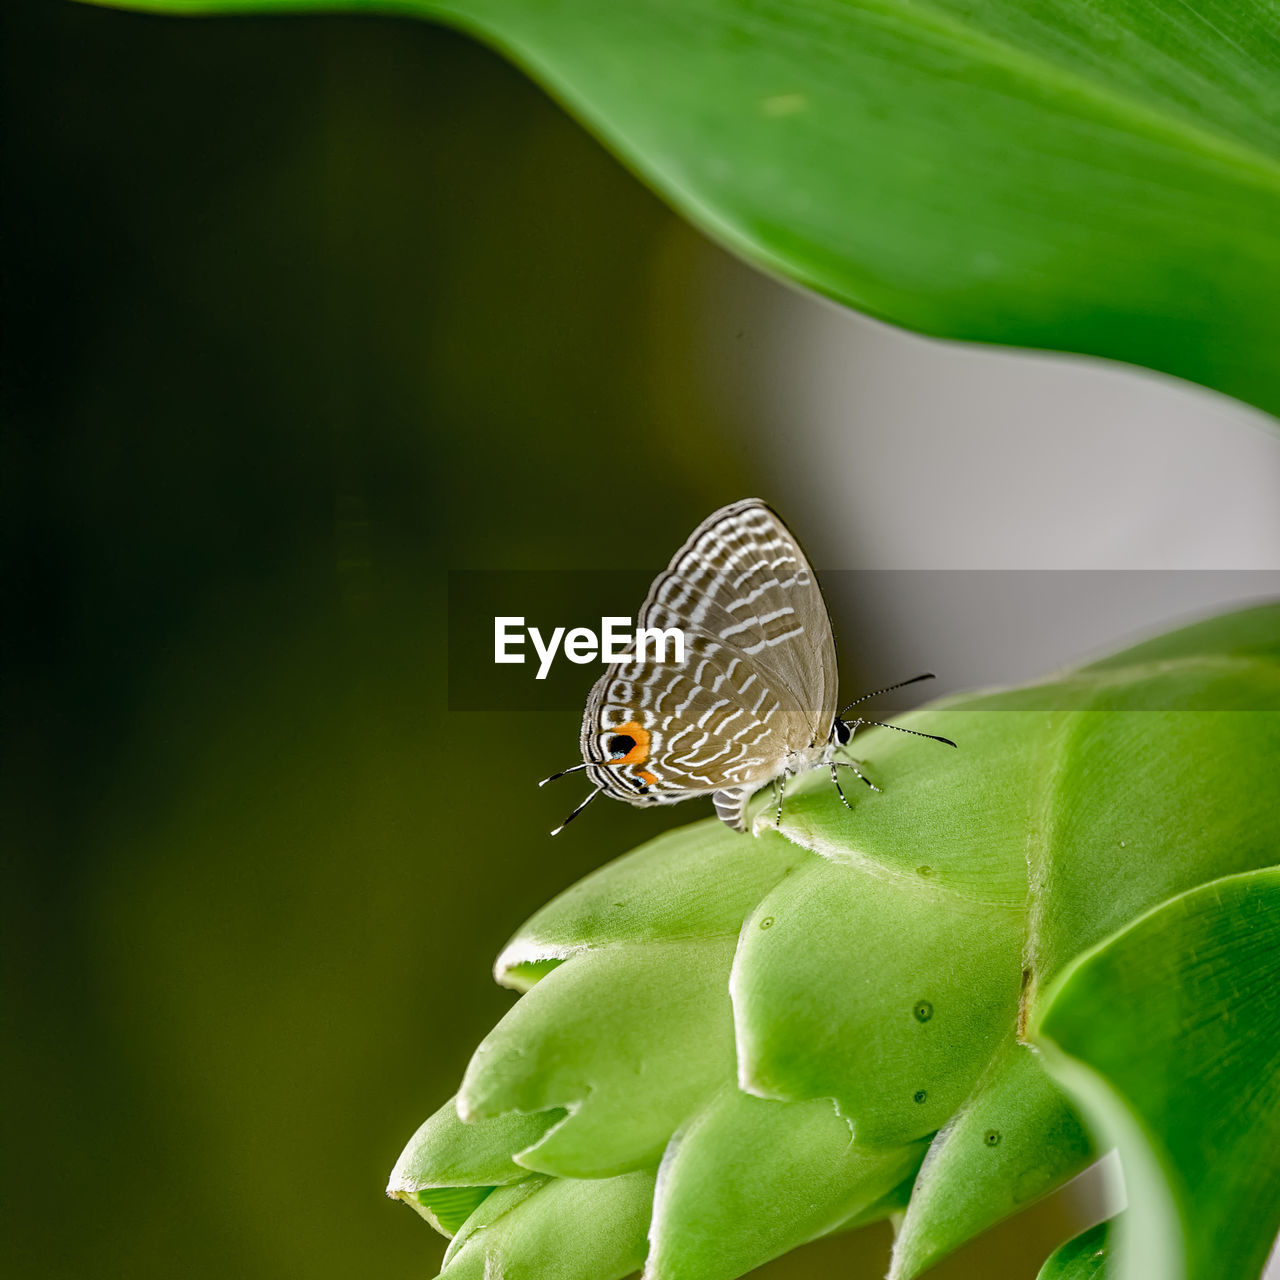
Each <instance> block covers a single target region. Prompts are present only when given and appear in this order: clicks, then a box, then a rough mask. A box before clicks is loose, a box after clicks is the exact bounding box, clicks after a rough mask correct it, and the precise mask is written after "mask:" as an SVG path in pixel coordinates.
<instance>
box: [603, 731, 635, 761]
mask: <svg viewBox="0 0 1280 1280" xmlns="http://www.w3.org/2000/svg"><path fill="white" fill-rule="evenodd" d="M635 745H636V740H635V739H634V738H632V737H630V736H629V735H628V734H625V733H615V734H614V735H613V737H612V738H610V739H609V754H610V755H611V756H613V757H615V758H621V757H622V756H625V755H626V754H627V753H628V752H629V751H631V750H632V748H634V747H635Z"/></svg>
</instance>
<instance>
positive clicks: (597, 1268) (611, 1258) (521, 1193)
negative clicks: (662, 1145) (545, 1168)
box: [440, 1172, 654, 1280]
mask: <svg viewBox="0 0 1280 1280" xmlns="http://www.w3.org/2000/svg"><path fill="white" fill-rule="evenodd" d="M653 1183H654V1175H653V1173H652V1172H638V1173H628V1174H624V1175H622V1176H621V1177H617V1178H598V1179H593V1180H590V1181H579V1180H576V1179H557V1178H550V1179H545V1180H538V1182H537V1185H536V1186H534V1187H533V1188H532V1189H530V1188H529V1185H528V1184H521V1185H520V1186H519V1187H510V1188H500V1189H499V1190H498V1191H495V1192H494V1193H493V1194H492V1195H491V1196H490V1197H489V1199H488V1200H486V1201H485V1202H484V1204H482V1205H481V1206H480V1208H479V1209H478V1210H477V1213H476V1217H477V1218H478V1219H480V1220H479V1221H477V1222H476V1223H475V1224H474V1225H471V1224H469V1228H468V1230H467V1231H466V1234H465V1235H464V1234H463V1233H461V1232H460V1233H459V1235H458V1237H457V1239H455V1241H454V1244H453V1246H451V1248H450V1250H449V1252H448V1253H446V1255H445V1264H444V1269H443V1270H442V1271H441V1272H440V1280H493V1277H495V1276H501V1277H502V1280H623V1277H624V1276H629V1275H631V1274H632V1273H633V1272H635V1271H638V1270H639V1269H640V1267H641V1265H642V1264H643V1263H644V1257H645V1252H646V1249H647V1245H646V1241H645V1228H646V1227H647V1225H648V1222H649V1214H650V1212H651V1209H652V1204H653ZM504 1191H505V1192H507V1193H508V1194H507V1195H506V1196H504ZM500 1198H501V1199H500ZM486 1211H487V1212H486Z"/></svg>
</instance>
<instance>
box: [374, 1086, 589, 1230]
mask: <svg viewBox="0 0 1280 1280" xmlns="http://www.w3.org/2000/svg"><path fill="white" fill-rule="evenodd" d="M563 1118H564V1113H563V1112H562V1111H544V1112H539V1113H538V1114H537V1115H530V1116H522V1115H507V1116H500V1117H498V1118H497V1119H495V1120H481V1121H478V1122H476V1123H475V1124H469V1125H464V1124H463V1123H462V1121H461V1120H460V1119H459V1118H458V1111H457V1107H456V1106H455V1105H454V1100H453V1099H452V1098H450V1099H449V1101H448V1102H446V1103H445V1104H444V1106H443V1107H441V1108H440V1110H439V1111H437V1112H436V1113H435V1115H433V1116H432V1117H431V1118H430V1119H429V1120H427V1121H426V1122H425V1123H424V1124H423V1125H422V1126H421V1127H420V1128H419V1129H418V1131H417V1133H415V1134H414V1135H413V1137H412V1138H410V1139H409V1142H408V1145H407V1146H406V1147H405V1149H404V1151H403V1152H401V1154H400V1159H399V1160H397V1161H396V1166H395V1168H394V1169H392V1171H391V1177H390V1178H389V1179H388V1181H387V1195H389V1196H391V1197H393V1198H394V1199H397V1200H403V1201H404V1202H405V1204H407V1205H409V1206H410V1207H411V1208H413V1209H414V1210H416V1211H417V1212H418V1213H419V1214H421V1216H422V1217H424V1218H425V1219H426V1220H427V1221H428V1222H429V1223H430V1224H431V1225H432V1226H433V1227H434V1228H435V1229H436V1230H437V1231H439V1232H440V1233H441V1235H446V1236H451V1235H453V1234H454V1233H455V1232H456V1231H457V1230H458V1229H459V1227H461V1226H462V1224H463V1223H464V1222H466V1221H467V1219H468V1218H469V1217H471V1215H472V1213H474V1211H475V1210H476V1209H477V1208H478V1207H479V1206H480V1204H481V1203H482V1202H483V1201H484V1199H485V1198H486V1197H487V1196H488V1195H489V1193H490V1192H491V1191H492V1190H493V1189H494V1187H498V1186H503V1185H506V1184H509V1183H515V1182H520V1181H523V1180H524V1179H526V1178H528V1177H530V1173H529V1170H528V1169H523V1168H521V1167H520V1166H519V1165H518V1164H516V1163H515V1161H514V1160H512V1158H511V1157H512V1156H514V1155H515V1154H516V1152H518V1151H522V1150H524V1148H526V1147H530V1146H532V1145H533V1144H534V1143H535V1142H536V1141H537V1140H538V1139H539V1138H540V1137H541V1136H542V1135H543V1134H544V1133H546V1131H547V1130H548V1129H549V1128H550V1127H551V1126H552V1125H553V1124H555V1123H556V1122H557V1121H559V1120H561V1119H563Z"/></svg>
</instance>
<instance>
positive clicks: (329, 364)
mask: <svg viewBox="0 0 1280 1280" xmlns="http://www.w3.org/2000/svg"><path fill="white" fill-rule="evenodd" d="M4 22H5V26H6V28H7V31H6V37H7V38H6V40H5V50H6V57H7V61H8V65H7V68H6V91H7V93H8V94H9V95H10V101H9V103H8V106H7V108H6V120H7V121H8V122H9V123H8V126H7V133H8V137H7V147H6V155H5V166H6V170H7V172H6V181H5V186H6V190H7V193H8V195H7V198H6V201H5V205H6V209H5V213H6V218H7V220H8V226H7V229H6V231H7V234H6V236H5V242H6V246H7V251H6V252H7V258H8V264H7V266H8V284H7V288H6V308H7V312H8V315H7V320H8V324H7V329H8V333H9V336H8V339H7V343H6V354H5V360H6V368H5V375H4V384H5V420H6V427H5V443H4V450H5V457H4V465H3V484H4V493H3V502H2V503H0V506H2V508H3V511H4V522H5V523H4V528H5V534H4V554H5V560H6V569H7V581H8V582H9V583H10V587H9V593H8V594H9V600H8V601H7V604H8V609H7V613H8V618H9V621H8V624H7V626H6V646H5V649H6V655H5V682H6V688H5V705H6V712H5V719H6V731H5V756H4V760H3V769H2V775H3V785H4V788H5V800H4V824H3V825H4V830H5V835H6V843H7V844H8V846H9V859H10V862H11V865H12V872H11V883H10V886H9V888H8V890H7V892H6V895H5V897H6V908H7V909H6V928H5V935H6V940H7V944H8V948H9V957H8V967H9V973H10V976H11V979H12V981H11V983H10V984H9V985H10V986H11V987H12V989H13V990H14V992H15V993H16V994H15V997H14V1005H15V1013H16V1016H17V1020H18V1027H19V1028H20V1030H17V1031H16V1032H15V1033H14V1035H13V1036H12V1037H11V1038H10V1039H11V1043H12V1045H13V1047H14V1048H15V1049H16V1050H17V1052H16V1053H15V1054H14V1057H13V1061H12V1064H11V1067H12V1070H13V1073H14V1074H13V1077H12V1079H11V1081H10V1083H9V1088H8V1092H9V1097H10V1099H11V1103H14V1104H16V1111H17V1117H16V1130H17V1131H16V1134H15V1140H13V1141H11V1142H10V1143H9V1144H7V1146H8V1147H9V1151H8V1156H7V1159H6V1180H7V1182H8V1184H9V1185H7V1186H6V1189H5V1194H4V1201H5V1203H6V1208H7V1210H8V1212H9V1213H11V1214H13V1216H14V1220H15V1223H14V1226H13V1228H12V1229H11V1230H9V1231H7V1232H6V1233H5V1234H6V1245H5V1249H6V1252H7V1253H8V1255H9V1256H8V1260H7V1265H5V1267H4V1269H5V1271H6V1272H7V1273H8V1274H11V1275H15V1276H16V1275H42V1276H50V1277H53V1276H78V1275H88V1274H94V1275H122V1276H123V1275H127V1276H130V1277H135V1278H138V1280H142V1278H144V1277H149V1276H156V1277H160V1276H164V1277H171V1276H174V1275H179V1274H180V1275H184V1276H204V1275H209V1276H214V1275H219V1276H227V1275H234V1276H237V1277H244V1278H246V1280H251V1278H253V1277H264V1278H265V1277H271V1278H272V1280H280V1278H281V1277H290V1276H297V1277H303V1276H305V1277H308V1280H315V1278H316V1277H320V1276H335V1277H337V1276H351V1275H361V1274H365V1275H367V1274H376V1273H385V1274H404V1273H406V1272H407V1271H416V1272H418V1273H419V1274H428V1273H429V1272H430V1270H431V1262H432V1258H433V1257H436V1256H438V1251H437V1250H436V1247H435V1243H434V1240H433V1239H432V1238H431V1234H430V1233H429V1232H422V1231H421V1229H420V1228H419V1227H417V1226H416V1224H415V1223H413V1222H412V1221H410V1220H408V1219H409V1215H407V1214H404V1213H403V1210H397V1209H395V1208H394V1207H393V1206H392V1204H391V1203H390V1202H388V1201H386V1200H385V1199H384V1198H383V1196H382V1186H383V1184H384V1182H385V1175H386V1168H387V1166H388V1164H389V1162H390V1161H391V1160H392V1159H394V1156H395V1153H396V1151H397V1150H398V1149H399V1147H400V1145H401V1144H402V1143H403V1138H404V1131H405V1129H406V1127H407V1126H408V1127H411V1126H412V1124H414V1123H416V1121H417V1119H418V1118H419V1113H420V1109H421V1103H422V1099H423V1097H425V1096H430V1095H433V1094H440V1093H441V1092H442V1091H444V1090H446V1089H447V1088H448V1087H451V1085H452V1082H453V1080H454V1079H455V1078H456V1076H457V1075H458V1074H459V1072H460V1070H461V1068H462V1066H463V1065H464V1064H465V1061H466V1056H467V1052H468V1046H469V1045H470V1043H472V1042H473V1041H474V1040H475V1039H476V1038H478V1036H479V1035H480V1034H481V1033H482V1032H483V1030H484V1028H485V1027H486V1026H488V1025H489V1024H490V1023H492V1022H493V1021H494V1020H495V1018H496V1017H497V1016H498V1015H499V1014H500V1013H501V1010H502V1008H503V1007H504V1006H505V1004H506V1001H507V999H508V998H507V997H503V996H502V995H500V994H499V993H497V992H495V991H493V990H492V989H491V985H490V983H489V981H488V968H489V963H490V961H491V960H492V957H493V955H494V954H495V953H496V952H497V950H498V949H499V947H500V946H501V944H502V942H503V940H504V939H505V937H506V935H507V933H508V932H509V931H510V927H511V924H512V923H513V921H515V920H518V919H520V918H521V917H522V916H523V915H526V914H528V913H529V912H530V911H531V910H532V909H533V908H534V907H535V906H536V905H537V904H538V903H539V902H541V901H542V899H543V898H544V897H545V896H546V890H547V886H548V885H552V886H555V885H559V884H562V883H566V882H568V881H569V880H571V879H573V878H575V877H577V876H578V875H580V874H582V873H583V872H584V871H586V870H587V869H588V868H589V867H590V866H592V865H594V864H595V863H597V862H598V861H600V860H601V859H602V858H605V857H608V856H612V855H613V854H616V853H619V852H621V851H622V850H624V849H626V848H627V847H629V846H630V845H632V844H634V843H637V842H638V841H639V840H640V839H642V838H643V837H644V836H645V835H647V834H652V833H653V831H654V830H655V829H657V828H659V827H660V826H661V825H662V821H663V818H662V815H657V816H655V815H653V814H641V813H640V812H638V811H631V810H629V809H628V808H626V807H625V806H621V805H619V806H614V807H613V810H612V811H611V812H610V813H609V815H608V818H609V821H606V822H603V823H600V824H597V825H596V826H595V828H594V830H590V829H586V828H585V827H584V834H583V838H581V839H577V840H561V841H557V842H552V841H550V840H549V839H548V837H547V835H546V832H547V831H548V829H549V828H550V827H551V826H552V825H554V822H555V821H556V820H558V819H559V818H560V817H561V816H562V812H563V806H564V803H565V797H564V796H563V795H557V796H552V795H547V794H546V793H539V792H537V790H536V789H535V788H534V786H533V783H534V781H535V780H536V779H537V778H538V777H540V776H542V775H543V774H545V773H547V772H549V771H550V770H551V769H552V768H554V767H556V766H559V765H562V764H563V763H565V761H566V760H567V759H568V758H570V757H572V755H573V753H574V751H575V749H576V741H577V725H576V717H575V716H570V717H568V718H567V719H566V718H565V717H564V716H563V715H545V714H543V715H533V714H521V715H520V716H518V717H514V718H508V717H504V716H503V715H501V714H480V713H474V714H452V715H447V714H446V713H445V711H444V698H445V693H444V688H445V668H444V664H445V660H446V653H445V646H444V636H445V617H444V581H445V580H444V572H445V568H446V566H452V567H458V566H495V567H527V566H535V565H536V566H547V567H563V568H579V567H600V566H606V565H613V564H618V563H630V564H632V565H634V566H637V567H641V566H643V567H649V566H653V565H655V564H657V563H658V562H659V561H660V560H661V559H662V558H664V557H665V556H666V554H668V552H669V550H670V548H671V547H672V546H674V545H676V544H677V543H678V542H679V540H680V538H681V537H683V535H684V533H685V532H687V529H688V528H689V527H691V525H692V524H693V523H694V522H696V520H697V519H698V518H700V516H701V515H702V514H704V513H705V511H706V510H709V509H710V508H711V507H712V506H714V505H716V503H718V502H721V501H724V500H726V499H728V498H731V497H736V496H738V494H739V493H740V492H741V491H742V488H743V485H744V483H745V481H744V479H743V476H742V473H741V470H740V468H739V466H738V465H737V464H736V463H735V462H734V461H733V459H732V458H728V459H726V458H724V457H723V456H722V459H721V462H720V464H719V466H718V467H716V468H711V467H708V466H706V465H705V457H706V453H707V451H710V450H713V449H716V448H717V446H718V445H719V443H720V442H721V441H722V424H720V423H719V422H718V421H717V420H716V418H715V414H714V408H713V407H712V406H708V405H707V404H706V403H705V402H704V401H703V400H702V399H701V398H700V393H699V391H698V389H697V387H696V386H695V385H694V384H693V383H692V382H689V381H687V377H688V367H687V365H684V364H681V363H680V360H679V358H678V348H679V343H680V335H681V332H682V331H681V325H682V323H683V321H682V318H681V314H680V311H679V307H680V297H681V295H680V293H679V290H678V289H672V288H671V287H668V285H667V284H665V283H664V281H667V280H668V279H669V278H672V276H671V270H670V268H669V266H668V265H666V264H668V263H669V262H670V261H671V260H672V255H675V258H676V260H678V259H679V256H680V255H681V254H682V253H689V252H692V251H693V249H692V245H693V241H692V238H691V237H689V236H688V235H687V234H686V233H684V232H682V231H681V230H680V229H679V227H678V225H677V224H676V223H675V221H674V219H672V218H671V217H670V215H668V214H667V213H666V212H665V211H664V210H663V209H662V208H661V207H660V206H659V204H658V203H657V201H656V200H654V199H652V198H651V197H649V196H648V195H647V194H646V193H645V192H644V191H643V190H642V189H641V188H640V187H639V186H638V185H637V184H636V183H635V182H634V181H633V180H632V179H630V178H629V177H627V176H626V175H625V174H624V173H623V172H622V171H621V170H620V169H619V168H618V167H617V166H616V165H615V164H614V163H613V162H612V161H611V160H610V159H609V158H608V157H607V156H606V155H605V154H604V153H603V152H602V151H600V150H599V149H598V148H597V147H596V146H595V145H594V144H593V143H591V142H590V141H589V140H588V139H587V138H586V137H585V135H583V134H582V133H581V132H580V131H579V130H578V129H577V127H576V126H574V125H572V124H571V123H570V122H569V121H568V120H566V119H565V118H564V117H563V116H562V115H561V114H560V113H559V112H558V111H557V110H555V109H554V108H553V107H552V106H551V105H550V104H548V103H547V102H546V101H545V100H544V99H543V98H542V96H541V95H540V94H539V93H537V92H536V91H535V90H534V89H533V88H532V87H531V86H530V85H528V83H527V82H526V81H525V80H524V79H523V78H522V77H520V76H519V75H518V74H516V73H515V72H513V71H511V70H510V69H508V68H507V67H506V66H504V65H503V64H502V63H501V62H499V61H498V60H497V59H496V58H494V57H492V56H491V55H489V54H487V53H485V52H484V51H482V50H480V49H479V48H477V47H476V46H474V45H472V44H470V43H469V42H467V41H465V40H463V39H462V38H460V37H457V36H454V35H451V34H448V33H445V32H441V31H439V30H432V29H430V28H428V27H425V26H422V25H420V24H402V25H396V24H390V23H385V22H362V21H358V20H347V21H338V20H334V21H330V22H324V23H314V24H311V25H309V26H307V27H306V28H299V27H297V26H295V25H292V24H282V23H275V22H270V21H254V22H248V21H246V22H234V23H226V24H218V25H216V26H215V25H212V24H210V25H205V26H201V27H199V28H197V27H196V26H195V25H194V24H182V23H174V22H169V21H164V20H157V19H152V18H139V17H132V16H125V15H120V14H112V13H105V12H101V11H95V10H91V9H87V8H83V7H80V6H72V5H61V4H54V5H48V4H37V3H34V2H26V0H23V2H22V3H18V4H14V5H10V6H6V11H5V14H4ZM676 275H677V276H678V272H677V273H676ZM668 352H674V353H675V358H674V359H672V360H668V359H667V358H666V355H665V354H664V353H668ZM659 485H661V495H662V497H661V501H660V502H654V503H653V504H652V507H651V508H649V509H645V510H644V516H643V519H644V534H645V536H644V537H643V538H642V539H639V540H635V541H632V540H630V539H626V538H624V539H615V540H611V541H610V542H609V543H608V544H607V545H606V544H604V543H602V542H599V541H586V540H584V539H583V536H582V534H583V530H584V529H595V528H599V527H600V525H601V522H602V521H604V520H608V519H609V518H610V515H609V513H610V512H611V510H613V509H614V508H615V504H616V503H617V502H618V501H619V498H624V499H626V500H627V501H631V500H632V499H634V496H635V495H636V494H637V493H639V494H641V495H643V494H644V493H645V492H646V491H655V490H656V489H657V487H658V486H659ZM628 509H634V508H628ZM622 531H623V532H626V530H625V527H624V529H623V530H622ZM650 539H652V541H650ZM464 815H465V816H464ZM375 1260H376V1261H375Z"/></svg>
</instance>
